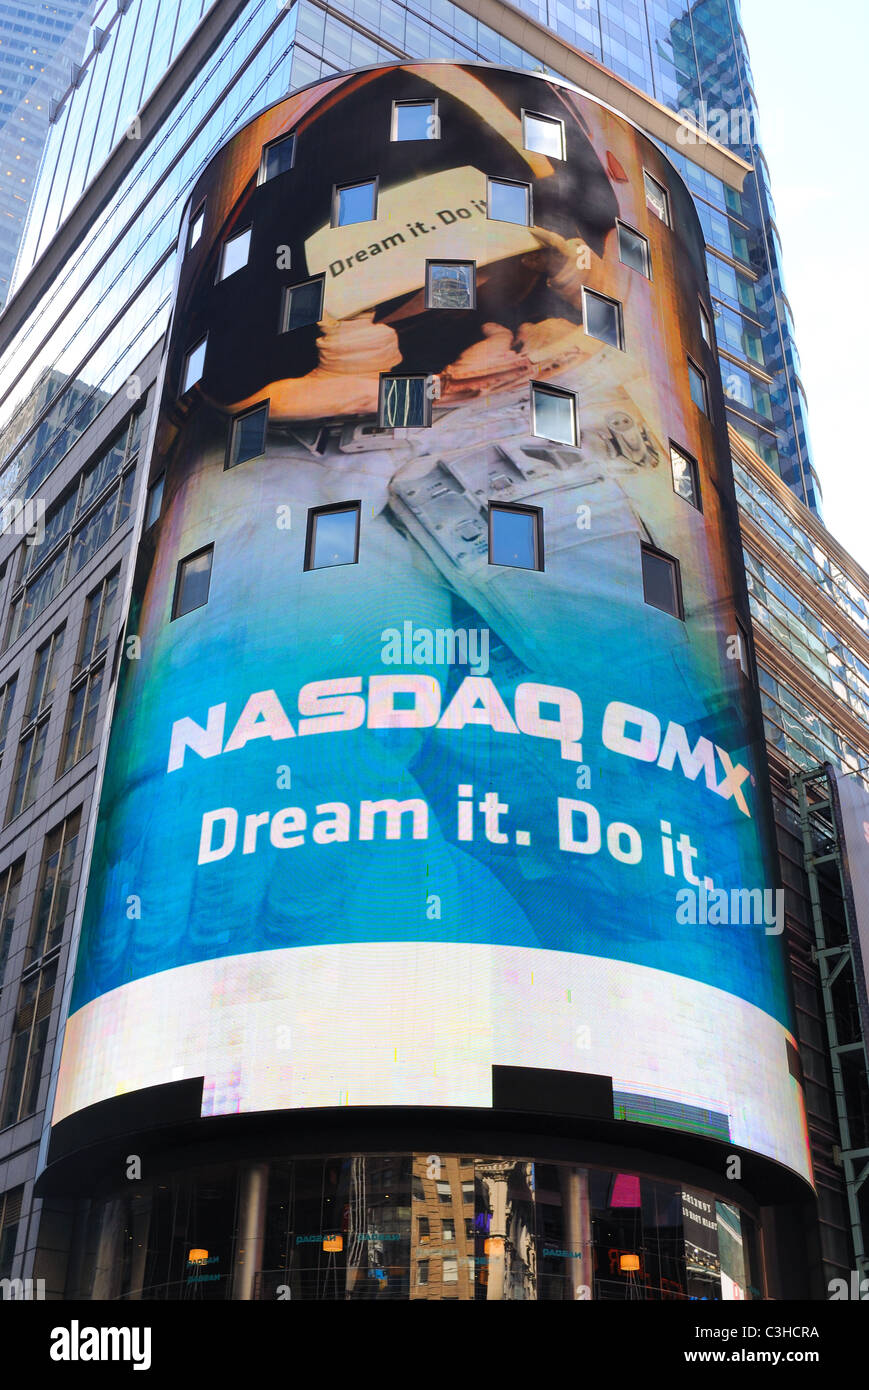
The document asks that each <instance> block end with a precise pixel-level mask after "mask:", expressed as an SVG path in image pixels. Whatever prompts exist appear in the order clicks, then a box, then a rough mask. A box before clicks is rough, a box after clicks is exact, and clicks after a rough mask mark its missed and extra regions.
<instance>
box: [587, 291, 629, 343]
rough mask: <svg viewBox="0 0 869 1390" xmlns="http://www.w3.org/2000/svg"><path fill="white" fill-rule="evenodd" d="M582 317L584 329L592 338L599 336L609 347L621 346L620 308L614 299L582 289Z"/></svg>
mask: <svg viewBox="0 0 869 1390" xmlns="http://www.w3.org/2000/svg"><path fill="white" fill-rule="evenodd" d="M582 317H583V322H584V324H585V331H586V333H588V334H589V335H590V336H591V337H592V338H599V339H600V340H601V342H602V343H609V344H610V346H611V347H616V348H620V347H621V346H622V310H621V305H620V304H618V303H616V301H615V300H614V299H607V298H606V297H605V296H604V295H602V294H595V293H594V292H593V291H592V290H583V292H582Z"/></svg>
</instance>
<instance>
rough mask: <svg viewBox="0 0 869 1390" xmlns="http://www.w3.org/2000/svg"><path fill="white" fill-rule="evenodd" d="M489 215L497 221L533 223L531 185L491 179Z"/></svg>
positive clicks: (522, 223) (523, 225)
mask: <svg viewBox="0 0 869 1390" xmlns="http://www.w3.org/2000/svg"><path fill="white" fill-rule="evenodd" d="M488 211H489V217H490V218H492V220H493V221H495V222H516V223H517V224H518V225H519V226H522V227H528V226H530V225H531V185H530V184H527V183H508V182H507V181H506V180H505V179H489V209H488Z"/></svg>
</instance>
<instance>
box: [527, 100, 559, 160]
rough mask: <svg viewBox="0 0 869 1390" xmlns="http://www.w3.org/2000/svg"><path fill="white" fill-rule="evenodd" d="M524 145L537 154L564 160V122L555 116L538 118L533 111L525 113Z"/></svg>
mask: <svg viewBox="0 0 869 1390" xmlns="http://www.w3.org/2000/svg"><path fill="white" fill-rule="evenodd" d="M522 143H523V144H524V146H525V148H526V150H533V151H534V152H535V153H536V154H546V155H549V157H550V159H563V158H564V122H563V121H559V120H558V119H557V118H556V117H554V116H538V115H537V114H536V113H535V112H533V111H523V112H522Z"/></svg>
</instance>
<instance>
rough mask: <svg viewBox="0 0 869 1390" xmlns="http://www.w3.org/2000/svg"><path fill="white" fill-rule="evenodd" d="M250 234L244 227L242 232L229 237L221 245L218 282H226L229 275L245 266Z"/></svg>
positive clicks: (248, 252) (248, 228)
mask: <svg viewBox="0 0 869 1390" xmlns="http://www.w3.org/2000/svg"><path fill="white" fill-rule="evenodd" d="M250 233H251V228H250V227H245V228H244V231H241V232H236V234H235V236H231V237H229V239H228V240H227V241H225V242H224V243H223V251H222V252H221V256H220V273H219V274H218V277H217V278H218V280H226V279H227V278H228V277H229V276H230V275H234V274H235V272H236V271H237V270H243V269H244V267H245V266H246V265H247V258H248V256H249V255H250Z"/></svg>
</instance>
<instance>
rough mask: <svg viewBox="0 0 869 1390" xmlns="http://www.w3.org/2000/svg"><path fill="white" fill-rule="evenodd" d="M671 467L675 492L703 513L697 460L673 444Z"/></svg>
mask: <svg viewBox="0 0 869 1390" xmlns="http://www.w3.org/2000/svg"><path fill="white" fill-rule="evenodd" d="M670 467H671V469H672V471H673V491H674V492H676V493H678V494H679V496H680V497H684V498H685V501H686V502H690V503H691V506H692V507H696V508H697V510H698V511H701V510H702V507H701V505H700V471H699V469H698V467H697V460H696V459H694V458H692V457H691V455H690V454H686V453H685V450H684V449H678V448H677V447H676V445H675V444H671V445H670Z"/></svg>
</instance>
